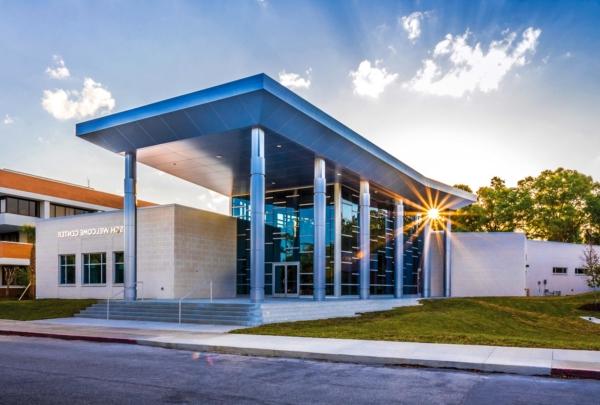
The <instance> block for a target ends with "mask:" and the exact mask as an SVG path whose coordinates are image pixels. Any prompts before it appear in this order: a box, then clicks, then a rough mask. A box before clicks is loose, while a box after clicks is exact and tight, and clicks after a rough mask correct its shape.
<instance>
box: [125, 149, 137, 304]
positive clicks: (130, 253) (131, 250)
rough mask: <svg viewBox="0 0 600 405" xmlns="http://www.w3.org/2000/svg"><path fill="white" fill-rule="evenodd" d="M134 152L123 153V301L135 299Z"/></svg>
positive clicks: (135, 175)
mask: <svg viewBox="0 0 600 405" xmlns="http://www.w3.org/2000/svg"><path fill="white" fill-rule="evenodd" d="M136 179H137V170H136V152H135V151H133V152H126V153H125V180H124V189H125V197H124V198H123V225H124V227H123V233H124V238H125V249H124V253H123V255H124V256H125V274H124V284H125V291H124V293H123V298H124V299H125V301H135V300H136V299H137V289H136V285H137V263H136V262H137V207H136Z"/></svg>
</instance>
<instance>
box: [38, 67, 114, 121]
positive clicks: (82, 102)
mask: <svg viewBox="0 0 600 405" xmlns="http://www.w3.org/2000/svg"><path fill="white" fill-rule="evenodd" d="M42 107H44V109H45V110H46V111H48V112H49V113H50V114H51V115H52V116H53V117H54V118H56V119H59V120H68V119H71V118H77V119H80V118H86V117H90V116H93V115H96V114H98V113H101V112H109V111H112V109H113V108H114V107H115V99H114V98H113V97H112V94H110V92H109V91H108V90H106V89H105V88H104V87H102V84H100V83H97V82H95V81H94V80H93V79H91V78H89V77H86V78H85V80H84V81H83V89H82V90H81V91H76V90H63V89H56V90H44V94H43V97H42Z"/></svg>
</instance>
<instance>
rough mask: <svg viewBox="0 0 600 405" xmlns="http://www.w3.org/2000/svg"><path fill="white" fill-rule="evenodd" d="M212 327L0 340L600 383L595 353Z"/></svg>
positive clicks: (74, 324)
mask: <svg viewBox="0 0 600 405" xmlns="http://www.w3.org/2000/svg"><path fill="white" fill-rule="evenodd" d="M225 332H226V330H223V329H222V328H220V327H216V326H214V325H177V324H160V323H156V322H131V321H103V320H93V322H83V321H73V320H72V318H65V319H64V320H61V319H58V320H49V321H31V322H20V321H7V320H0V335H1V334H4V335H21V336H37V337H51V338H59V339H73V340H89V341H99V342H114V343H128V344H138V345H146V346H155V347H164V348H172V349H182V350H192V351H202V352H204V351H206V352H217V353H227V354H239V355H251V356H276V357H288V358H299V359H312V360H325V361H337V362H350V363H361V364H380V365H402V366H421V367H435V368H455V369H463V370H475V371H483V372H501V373H515V374H523V375H545V376H564V377H581V378H595V379H600V351H586V350H562V349H534V348H531V349H530V348H517V347H499V346H477V345H453V344H435V343H409V342H383V341H372V340H350V339H322V338H298V337H286V336H262V335H241V334H228V333H225Z"/></svg>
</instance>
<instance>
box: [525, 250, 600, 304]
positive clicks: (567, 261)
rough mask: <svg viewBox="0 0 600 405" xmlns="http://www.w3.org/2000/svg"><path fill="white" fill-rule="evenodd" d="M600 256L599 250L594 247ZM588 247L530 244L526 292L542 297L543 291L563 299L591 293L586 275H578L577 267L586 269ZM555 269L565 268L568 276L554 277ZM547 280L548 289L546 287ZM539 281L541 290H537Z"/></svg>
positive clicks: (555, 275)
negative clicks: (585, 259) (585, 256)
mask: <svg viewBox="0 0 600 405" xmlns="http://www.w3.org/2000/svg"><path fill="white" fill-rule="evenodd" d="M595 248H596V249H597V250H598V252H600V246H596V247H595ZM584 249H585V245H578V244H574V243H560V242H545V241H536V240H528V241H527V264H528V265H529V268H528V269H527V288H529V291H530V294H531V295H541V294H543V293H544V288H545V289H548V290H549V291H560V292H561V294H562V295H568V294H578V293H582V292H586V291H590V290H591V289H590V288H589V287H588V286H587V284H586V280H587V277H586V276H585V275H576V274H575V268H576V267H584V264H583V251H584ZM553 267H566V268H567V274H566V275H562V274H553V273H552V268H553ZM544 280H546V283H547V284H546V286H545V287H544V284H543V282H544ZM538 281H540V286H538Z"/></svg>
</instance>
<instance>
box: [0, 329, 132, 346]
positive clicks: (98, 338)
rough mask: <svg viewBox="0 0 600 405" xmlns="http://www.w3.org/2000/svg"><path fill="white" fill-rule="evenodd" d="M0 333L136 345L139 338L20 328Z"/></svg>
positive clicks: (0, 332) (0, 331)
mask: <svg viewBox="0 0 600 405" xmlns="http://www.w3.org/2000/svg"><path fill="white" fill-rule="evenodd" d="M0 335H5V336H25V337H39V338H50V339H61V340H84V341H87V342H98V343H122V344H129V345H135V344H137V343H138V342H137V340H135V339H127V338H114V337H104V336H86V335H64V334H61V333H48V332H27V331H18V330H0Z"/></svg>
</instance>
